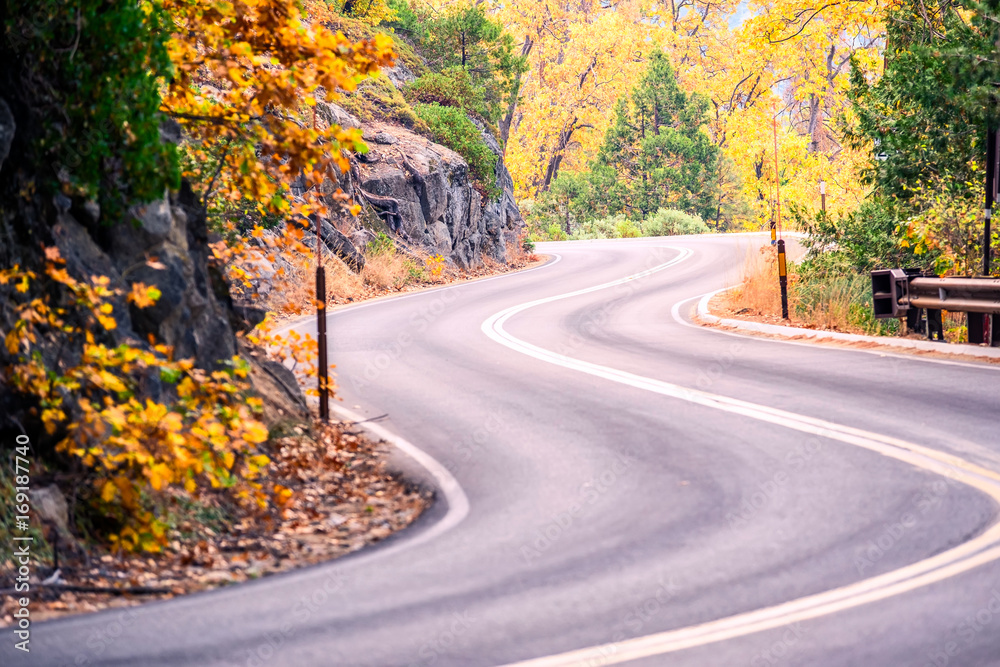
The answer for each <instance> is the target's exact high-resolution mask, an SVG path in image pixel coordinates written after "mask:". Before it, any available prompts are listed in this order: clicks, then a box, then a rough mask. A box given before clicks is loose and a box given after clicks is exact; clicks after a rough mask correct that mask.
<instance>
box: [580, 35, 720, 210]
mask: <svg viewBox="0 0 1000 667" xmlns="http://www.w3.org/2000/svg"><path fill="white" fill-rule="evenodd" d="M708 104H709V103H708V100H707V99H706V98H704V97H703V96H701V95H698V94H696V93H692V94H688V93H685V92H684V91H683V90H681V88H680V86H678V84H677V78H676V77H675V76H674V70H673V68H672V67H671V66H670V61H669V59H668V58H667V56H666V55H665V54H663V53H662V52H655V53H653V54H652V57H651V59H650V63H649V67H648V69H647V70H646V74H645V75H644V76H643V78H642V79H641V80H640V81H639V84H638V85H637V86H636V88H635V89H634V90H633V91H632V94H631V96H623V97H622V98H620V99H619V100H618V103H617V105H616V106H615V111H614V121H613V122H612V124H611V127H609V128H608V131H607V133H606V134H605V137H604V144H603V146H602V147H601V150H600V152H599V153H598V156H597V159H596V160H595V162H594V165H593V172H594V177H595V179H596V180H597V181H598V182H601V183H602V184H603V185H604V187H605V188H606V191H607V193H608V207H609V209H610V210H611V211H612V212H619V211H621V212H624V213H625V214H626V215H627V216H628V217H630V218H634V219H645V218H646V217H648V216H649V215H650V214H651V213H654V212H656V210H657V209H659V208H672V209H679V210H683V211H687V212H689V213H695V214H698V215H700V216H702V217H709V216H711V215H712V214H713V213H714V209H713V208H712V204H713V202H714V201H715V188H716V184H715V179H714V174H715V170H716V166H717V163H718V159H719V149H718V147H717V146H716V145H715V144H713V143H712V140H711V139H710V138H709V137H708V135H707V134H706V133H705V132H704V130H703V129H702V127H703V125H704V124H705V116H706V114H707V112H708Z"/></svg>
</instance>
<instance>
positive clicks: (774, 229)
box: [771, 218, 778, 245]
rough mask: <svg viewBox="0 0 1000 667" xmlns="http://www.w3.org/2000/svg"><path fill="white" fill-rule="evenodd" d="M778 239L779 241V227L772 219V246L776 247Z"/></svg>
mask: <svg viewBox="0 0 1000 667" xmlns="http://www.w3.org/2000/svg"><path fill="white" fill-rule="evenodd" d="M777 239H778V225H777V224H776V223H775V222H774V218H771V245H774V243H775V241H777Z"/></svg>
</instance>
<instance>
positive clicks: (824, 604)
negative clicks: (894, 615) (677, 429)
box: [482, 248, 1000, 667]
mask: <svg viewBox="0 0 1000 667" xmlns="http://www.w3.org/2000/svg"><path fill="white" fill-rule="evenodd" d="M672 249H673V250H676V251H677V252H678V253H679V254H678V256H677V257H675V258H674V259H672V260H670V261H669V262H665V263H663V264H660V265H658V266H655V267H653V268H651V269H648V270H646V271H642V272H641V273H636V274H634V275H631V276H627V277H625V278H621V279H619V280H614V281H611V282H608V283H604V284H601V285H597V286H595V287H589V288H586V289H582V290H576V291H574V292H568V293H566V294H560V295H557V296H552V297H548V298H544V299H538V300H535V301H529V302H528V303H523V304H520V305H517V306H513V307H511V308H507V309H505V310H502V311H500V312H499V313H496V314H495V315H493V316H491V317H490V318H489V319H487V320H486V321H485V322H483V325H482V330H483V332H485V333H486V335H487V336H489V337H490V338H492V339H493V340H495V341H496V342H498V343H500V344H501V345H505V346H507V347H509V348H510V349H512V350H515V351H517V352H520V353H522V354H526V355H528V356H530V357H534V358H535V359H538V360H540V361H544V362H546V363H550V364H554V365H556V366H562V367H563V368H568V369H571V370H574V371H578V372H581V373H587V374H588V375H593V376H595V377H599V378H602V379H605V380H608V381H611V382H617V383H619V384H623V385H627V386H630V387H634V388H636V389H642V390H645V391H650V392H653V393H656V394H660V395H663V396H667V397H670V398H673V399H678V400H682V401H687V402H689V403H694V404H697V405H702V406H705V407H708V408H712V409H715V410H721V411H723V412H729V413H732V414H737V415H741V416H743V417H747V418H750V419H756V420H758V421H762V422H767V423H770V424H775V425H777V426H782V427H784V428H789V429H792V430H795V431H800V432H802V433H808V434H810V435H815V436H819V437H823V438H827V439H830V440H836V441H838V442H842V443H845V444H848V445H854V446H856V447H863V448H864V449H868V450H871V451H873V452H877V453H879V454H881V455H883V456H887V457H889V458H893V459H897V460H899V461H903V462H905V463H909V464H911V465H913V466H916V467H918V468H922V469H924V470H929V471H930V472H933V473H935V474H938V475H942V476H945V477H948V478H950V479H953V480H955V481H958V482H961V483H963V484H966V485H968V486H971V487H973V488H975V489H978V490H980V491H982V492H983V493H985V494H986V495H988V496H990V497H991V498H993V500H994V501H995V502H997V503H998V504H1000V474H997V473H996V472H994V471H992V470H988V469H986V468H982V467H980V466H977V465H975V464H973V463H970V462H968V461H966V460H964V459H961V458H959V457H957V456H953V455H950V454H945V453H942V452H939V451H936V450H933V449H929V448H927V447H922V446H920V445H916V444H913V443H910V442H906V441H904V440H900V439H898V438H892V437H889V436H884V435H880V434H877V433H872V432H869V431H864V430H861V429H857V428H852V427H849V426H842V425H840V424H834V423H832V422H828V421H825V420H822V419H815V418H812V417H808V416H805V415H800V414H796V413H793V412H786V411H784V410H778V409H776V408H772V407H769V406H766V405H759V404H756V403H750V402H748V401H741V400H739V399H735V398H730V397H727V396H720V395H718V394H711V393H708V392H705V391H700V390H697V389H690V388H688V387H682V386H680V385H676V384H671V383H669V382H663V381H661V380H656V379H653V378H648V377H643V376H641V375H635V374H633V373H627V372H625V371H620V370H617V369H614V368H609V367H607V366H601V365H598V364H593V363H590V362H587V361H582V360H579V359H574V358H572V357H569V356H566V355H563V354H559V353H556V352H553V351H551V350H547V349H545V348H542V347H539V346H537V345H532V344H531V343H528V342H525V341H523V340H521V339H519V338H516V337H514V336H512V335H511V334H509V333H508V332H507V331H505V330H504V328H503V327H504V324H505V323H506V322H507V321H508V320H509V319H510V318H512V317H513V316H515V315H517V314H518V313H522V312H524V311H526V310H528V309H530V308H534V307H536V306H541V305H543V304H547V303H552V302H553V301H559V300H562V299H569V298H572V297H575V296H579V295H582V294H587V293H590V292H596V291H599V290H604V289H608V288H611V287H615V286H618V285H623V284H625V283H628V282H630V281H633V280H638V279H641V278H645V277H647V276H650V275H653V274H655V273H658V272H660V271H663V270H665V269H667V268H669V267H671V266H674V265H676V264H678V263H680V262H683V261H684V260H686V259H688V258H689V257H690V256H691V254H692V253H691V251H690V250H687V249H683V248H672ZM997 559H1000V525H997V524H994V525H993V526H991V527H990V528H989V529H987V530H986V531H985V532H983V533H982V534H980V535H979V536H977V537H975V538H973V539H971V540H969V541H968V542H966V543H964V544H962V545H959V546H957V547H955V548H953V549H949V550H948V551H945V552H943V553H940V554H938V555H936V556H933V557H931V558H928V559H926V560H922V561H920V562H918V563H914V564H912V565H909V566H907V567H903V568H900V569H898V570H895V571H893V572H888V573H886V574H882V575H879V576H876V577H872V578H869V579H865V580H862V581H859V582H857V583H854V584H850V585H848V586H842V587H840V588H835V589H833V590H829V591H825V592H823V593H817V594H815V595H809V596H806V597H802V598H799V599H797V600H792V601H790V602H785V603H783V604H779V605H775V606H772V607H766V608H764V609H757V610H755V611H751V612H746V613H743V614H737V615H735V616H730V617H728V618H722V619H719V620H716V621H710V622H708V623H702V624H700V625H694V626H690V627H686V628H680V629H677V630H670V631H667V632H660V633H656V634H652V635H647V636H645V637H636V638H634V639H628V640H625V641H621V642H617V643H610V644H601V645H597V646H591V647H588V648H583V649H579V650H576V651H570V652H567V653H560V654H558V655H551V656H546V657H542V658H536V659H532V660H526V661H524V662H519V663H516V664H517V665H519V666H521V667H526V666H529V665H530V666H533V667H534V666H537V667H542V666H545V667H552V666H555V665H580V664H585V663H591V664H618V663H622V662H627V661H630V660H637V659H640V658H646V657H650V656H655V655H662V654H665V653H671V652H674V651H680V650H683V649H687V648H693V647H696V646H702V645H705V644H711V643H714V642H719V641H723V640H726V639H732V638H734V637H741V636H744V635H749V634H752V633H755V632H761V631H763V630H768V629H772V628H779V627H783V626H785V625H788V624H790V623H795V622H797V621H803V620H807V619H811V618H816V617H819V616H825V615H827V614H832V613H835V612H838V611H842V610H844V609H850V608H852V607H857V606H860V605H863V604H868V603H870V602H875V601H877V600H883V599H886V598H889V597H892V596H895V595H899V594H901V593H906V592H907V591H912V590H914V589H917V588H920V587H922V586H927V585H929V584H932V583H935V582H938V581H942V580H944V579H947V578H949V577H953V576H955V575H957V574H961V573H962V572H966V571H968V570H971V569H973V568H975V567H978V566H980V565H983V564H985V563H989V562H991V561H994V560H997Z"/></svg>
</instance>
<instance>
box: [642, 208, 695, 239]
mask: <svg viewBox="0 0 1000 667" xmlns="http://www.w3.org/2000/svg"><path fill="white" fill-rule="evenodd" d="M642 229H643V232H644V235H645V236H674V235H677V234H706V233H708V225H706V224H705V223H704V221H702V219H701V218H699V217H698V216H696V215H689V214H687V213H685V212H683V211H675V210H672V209H667V208H661V209H659V210H657V211H656V213H654V214H653V215H652V216H650V217H649V219H647V220H646V221H645V222H644V223H642Z"/></svg>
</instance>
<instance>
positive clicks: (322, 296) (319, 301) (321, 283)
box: [316, 266, 330, 424]
mask: <svg viewBox="0 0 1000 667" xmlns="http://www.w3.org/2000/svg"><path fill="white" fill-rule="evenodd" d="M316 332H317V336H316V342H317V343H318V346H319V369H317V370H318V372H317V375H318V379H319V418H320V419H321V420H322V421H323V423H324V424H325V423H326V422H328V421H330V392H329V389H328V386H327V385H328V383H329V376H328V374H327V359H326V269H324V268H323V267H322V266H318V267H316Z"/></svg>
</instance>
